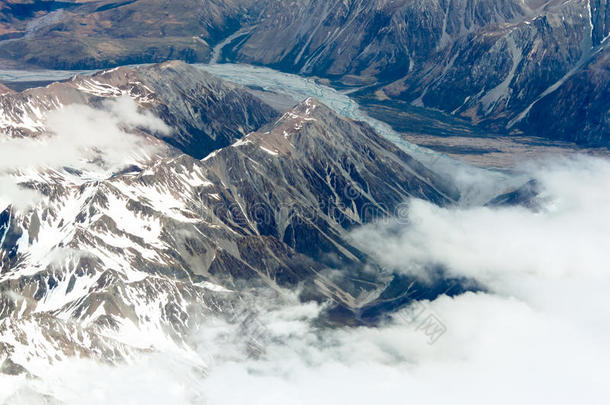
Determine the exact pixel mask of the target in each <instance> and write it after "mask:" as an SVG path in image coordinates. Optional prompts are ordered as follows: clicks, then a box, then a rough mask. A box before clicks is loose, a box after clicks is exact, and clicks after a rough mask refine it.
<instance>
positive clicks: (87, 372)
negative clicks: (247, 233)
mask: <svg viewBox="0 0 610 405" xmlns="http://www.w3.org/2000/svg"><path fill="white" fill-rule="evenodd" d="M528 171H529V173H530V174H531V176H533V177H534V178H536V179H537V181H538V182H539V184H540V185H541V189H542V193H541V195H540V196H539V198H538V205H539V209H537V210H530V209H527V208H522V207H500V208H490V207H478V208H439V207H436V206H433V205H430V204H428V203H426V202H423V201H412V202H411V204H410V206H409V218H410V221H409V223H408V224H404V223H402V222H403V221H396V222H395V223H390V224H387V223H386V224H378V225H371V226H368V227H365V228H362V229H360V230H358V231H357V232H356V233H355V234H354V237H355V238H356V239H358V240H360V242H361V243H362V245H363V247H364V248H366V249H367V250H369V252H371V253H373V254H375V255H377V256H378V258H379V259H380V260H382V261H383V262H384V264H385V265H386V266H388V267H392V268H394V269H396V270H397V271H402V272H405V273H408V274H411V275H416V276H420V277H422V278H424V279H426V278H427V275H426V274H425V270H426V269H427V268H429V267H430V266H431V265H441V266H443V267H444V268H445V269H446V270H447V272H448V273H449V274H450V275H452V276H465V277H469V278H472V279H475V280H477V281H478V282H479V283H481V284H482V285H484V286H485V287H486V292H478V293H466V294H463V295H460V296H456V297H447V296H440V297H438V298H437V299H435V300H434V301H432V302H424V303H420V304H419V305H424V306H425V307H426V309H427V311H428V312H429V313H433V314H435V315H436V316H437V317H438V319H439V320H441V321H442V323H443V325H444V326H445V328H446V332H445V333H444V334H443V335H442V336H441V337H440V338H439V339H438V340H437V341H435V342H434V344H429V340H428V338H427V336H425V334H424V333H422V331H421V330H419V329H418V327H417V324H416V323H415V324H414V323H410V322H405V318H404V317H403V316H401V314H396V315H395V316H394V318H393V319H392V320H391V321H388V322H387V323H386V324H384V325H381V326H380V327H378V328H368V327H359V328H337V329H328V328H319V327H318V326H317V323H316V317H317V315H318V314H319V313H320V311H321V310H322V309H323V308H322V307H320V306H318V305H317V304H311V303H310V304H300V303H298V300H297V299H296V298H295V297H293V296H284V297H280V298H269V297H263V298H260V299H258V300H255V301H254V302H253V303H249V304H248V308H250V309H252V308H256V309H257V311H256V312H257V314H258V315H257V318H256V322H257V323H258V324H260V325H262V327H260V326H256V327H252V325H249V324H248V325H246V326H247V327H244V324H243V322H242V321H239V320H238V321H237V322H230V321H227V320H226V319H220V318H218V319H208V320H207V321H206V322H205V323H203V324H202V325H201V327H200V328H199V330H197V331H193V336H192V344H193V346H194V347H195V348H196V353H195V354H194V355H195V356H194V359H190V360H184V359H180V358H179V357H177V356H176V355H175V354H169V353H165V354H156V355H151V356H146V357H143V358H141V359H136V360H134V362H133V363H132V364H129V365H125V366H119V367H115V368H109V367H107V366H102V365H98V364H92V363H89V362H86V361H84V360H74V361H73V362H70V363H64V364H61V365H57V366H55V367H54V368H53V370H52V371H50V376H49V381H51V382H52V384H48V383H46V382H45V381H46V379H44V378H43V379H42V380H40V381H38V382H36V383H35V384H34V383H32V382H26V381H25V379H23V377H14V378H12V379H11V380H10V382H9V383H6V381H9V380H5V384H6V386H7V387H8V389H7V391H3V392H4V394H3V395H4V396H5V398H7V397H8V398H10V400H11V401H13V402H14V401H20V402H27V401H30V400H31V401H32V403H36V401H37V400H38V399H39V398H40V396H39V393H40V392H44V393H47V394H50V395H52V396H54V397H57V398H59V399H61V400H63V401H65V402H66V403H78V402H79V401H80V400H81V398H83V396H84V395H89V396H90V397H92V399H91V403H100V404H101V403H116V404H118V403H142V402H146V403H153V404H154V403H168V402H170V403H197V404H210V405H216V404H223V405H226V404H244V403H249V404H265V405H273V404H312V403H315V404H337V403H342V404H354V405H360V404H366V405H370V404H371V403H379V404H384V403H416V404H417V403H425V404H447V403H459V404H462V403H468V404H489V403H494V404H523V403H525V404H540V403H553V404H573V403H586V404H605V403H607V402H608V398H610V389H609V388H608V385H607V381H608V380H609V379H610V368H609V367H608V366H607V365H608V364H610V349H608V347H607V342H608V341H610V300H608V299H607V291H608V289H609V288H610V266H609V265H608V263H610V252H609V251H608V250H607V247H608V246H610V231H608V230H609V229H610V210H609V209H608V207H610V188H609V187H608V185H609V184H610V161H609V160H605V159H593V158H586V157H580V158H576V159H570V160H556V161H549V162H546V163H544V164H537V165H530V167H529V168H528ZM248 322H250V321H248ZM253 340H254V341H255V342H256V343H257V344H258V345H259V346H260V347H261V348H262V354H257V353H254V354H253V353H252V350H251V345H250V343H251V342H252V341H253ZM197 363H205V364H206V365H207V366H208V368H207V370H206V374H205V375H203V374H202V373H200V372H198V371H197V368H196V367H194V365H195V364H197ZM90 393H93V394H94V395H90ZM10 395H13V396H12V397H11V396H10ZM31 398H34V399H31Z"/></svg>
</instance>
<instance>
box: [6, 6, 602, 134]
mask: <svg viewBox="0 0 610 405" xmlns="http://www.w3.org/2000/svg"><path fill="white" fill-rule="evenodd" d="M205 3H206V4H205V6H203V5H202V3H201V2H199V1H195V0H183V1H179V2H172V3H171V6H170V3H168V2H165V1H159V0H134V1H122V2H121V1H64V2H56V1H34V2H30V1H16V0H11V1H9V2H5V3H4V4H3V5H2V6H1V7H2V8H1V9H0V23H1V24H3V25H1V27H3V28H2V30H1V31H0V34H1V35H2V38H4V41H1V42H0V58H4V59H5V60H10V61H11V62H12V63H14V61H20V62H22V63H24V64H29V65H36V66H43V67H50V68H70V69H82V68H106V67H113V66H117V65H122V64H128V63H143V62H159V61H163V60H167V59H182V60H185V61H188V62H207V61H209V60H211V59H213V60H218V61H231V62H241V63H250V64H256V65H264V66H268V67H272V68H275V69H279V70H282V71H286V72H293V73H299V74H301V75H308V76H314V77H318V78H320V79H324V80H328V81H330V82H331V83H333V84H334V85H335V86H338V87H345V86H348V87H349V88H353V89H356V90H357V91H358V92H359V93H357V94H360V95H362V96H366V97H370V96H374V97H375V98H376V99H378V100H380V101H381V102H383V101H384V100H392V101H403V102H407V103H408V104H410V105H414V106H421V107H425V108H427V109H431V110H440V111H443V112H445V113H448V114H451V115H453V116H456V117H460V118H463V119H465V120H467V121H469V122H471V123H473V124H475V125H476V126H478V127H480V128H482V129H483V130H485V131H488V132H490V133H500V134H505V135H518V134H526V135H536V136H542V137H546V138H550V139H556V140H565V141H572V142H576V143H579V144H581V145H586V146H608V142H609V139H610V131H609V122H610V118H609V114H608V111H609V105H608V100H609V99H610V97H609V90H608V81H609V80H608V78H609V74H608V71H609V65H608V61H609V57H608V50H607V45H608V43H607V38H608V36H609V34H610V11H609V10H608V5H607V2H605V1H603V0H577V1H576V0H552V1H543V0H527V1H521V0H518V1H517V0H494V1H487V0H425V1H413V0H398V1H396V0H393V1H389V0H384V1H370V0H346V1H335V2H323V1H317V0H307V1H301V2H298V3H294V2H285V1H278V0H233V1H226V0H222V1H221V0H215V1H206V2H205ZM51 44H52V45H51ZM213 48H214V49H213Z"/></svg>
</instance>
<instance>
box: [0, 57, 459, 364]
mask: <svg viewBox="0 0 610 405" xmlns="http://www.w3.org/2000/svg"><path fill="white" fill-rule="evenodd" d="M124 98H127V99H128V100H130V101H133V102H134V103H136V104H137V106H138V108H140V109H141V111H142V112H141V114H144V113H146V114H150V116H149V118H150V117H153V116H154V117H155V119H158V120H161V121H162V122H163V123H165V125H167V127H169V128H170V129H171V131H170V132H169V133H167V132H164V131H161V130H160V129H159V130H150V129H147V128H146V126H145V125H144V124H141V123H139V121H138V123H137V124H136V125H135V126H133V127H129V131H130V134H131V136H134V137H136V138H137V139H139V140H140V142H143V143H142V145H143V146H142V148H144V149H146V148H147V147H148V148H149V152H147V153H146V155H145V156H141V157H139V158H137V159H135V158H134V159H132V158H128V159H126V160H121V161H119V162H118V164H116V165H114V166H110V165H109V163H108V162H105V161H104V159H105V157H104V156H103V155H102V156H99V157H96V158H95V159H94V160H92V161H90V162H87V165H86V168H85V169H83V168H80V167H79V166H78V162H76V163H74V164H71V165H65V166H60V167H53V166H50V165H47V166H44V165H43V166H41V167H39V168H37V169H31V168H28V169H15V170H12V171H10V176H11V179H13V181H14V182H15V183H16V184H18V185H19V187H20V188H21V189H22V190H30V191H32V192H35V193H37V194H39V198H38V199H36V200H34V201H33V202H32V203H31V204H30V205H27V206H19V205H15V204H10V205H8V206H5V207H2V212H1V214H0V263H1V271H0V273H1V276H0V291H2V298H1V305H0V307H1V308H2V313H1V314H0V318H1V319H0V331H1V332H0V336H2V342H1V343H0V352H1V354H2V357H3V358H4V359H5V360H4V363H3V364H4V366H3V367H4V368H3V371H4V372H8V373H17V374H18V373H22V372H28V373H31V374H32V375H36V372H37V370H36V367H37V366H36V365H37V364H39V363H37V362H36V361H34V359H46V360H48V361H51V362H52V361H53V359H58V358H65V357H67V356H71V355H75V354H78V355H80V356H85V357H91V358H96V359H100V360H105V361H120V360H121V359H125V358H128V357H129V355H130V353H133V352H134V350H135V351H137V350H148V349H151V348H156V347H159V345H160V344H165V345H167V344H171V345H175V347H176V350H181V351H183V352H185V351H188V350H187V349H188V345H187V344H186V343H185V341H184V332H185V330H188V328H189V327H192V326H193V324H196V322H197V320H198V319H200V318H201V317H204V316H205V314H206V313H208V312H210V311H212V312H213V313H217V312H219V311H220V312H222V311H223V308H224V311H226V308H227V307H230V306H231V305H235V302H239V300H240V299H241V298H240V297H242V296H243V294H244V293H245V292H247V291H250V290H252V289H253V288H263V289H269V288H271V289H287V290H295V291H299V294H300V295H301V297H302V298H303V299H304V300H312V299H313V300H317V301H325V300H331V302H334V303H335V304H334V306H333V307H332V308H330V309H329V312H328V314H329V315H328V316H329V322H338V323H341V324H343V323H348V324H353V323H356V324H358V323H370V322H373V323H374V322H375V320H376V319H377V318H378V317H379V316H382V315H383V313H385V312H387V311H389V310H391V309H392V308H397V307H400V306H401V305H404V303H406V302H410V301H411V300H412V299H414V298H426V297H435V296H436V295H438V294H440V293H443V292H447V293H452V292H455V293H457V292H460V291H462V290H463V288H466V284H464V286H462V284H461V281H460V280H449V281H441V282H439V283H438V284H437V285H434V286H426V285H423V284H422V285H420V286H419V288H416V287H415V286H414V283H415V285H417V283H418V282H416V281H414V280H412V279H408V278H405V277H404V276H398V275H396V274H394V273H393V272H392V271H391V270H389V269H384V268H382V267H381V266H379V265H378V264H377V263H376V261H375V260H374V259H373V258H371V257H369V255H368V254H366V253H365V252H363V251H362V250H361V249H360V248H359V246H358V245H357V244H356V243H355V242H354V241H352V240H351V238H350V236H349V231H350V230H352V229H355V228H356V227H358V226H360V225H362V224H366V223H370V222H373V221H377V220H380V219H382V218H385V217H388V216H390V215H394V214H396V213H397V212H400V210H401V207H403V208H404V204H405V201H406V200H407V199H408V198H419V199H423V200H426V201H431V202H433V203H435V204H438V205H440V206H447V205H452V204H455V203H456V202H457V201H459V200H460V191H459V190H458V189H457V188H456V187H455V186H454V185H453V184H452V183H451V182H450V181H448V180H447V178H446V177H444V176H442V175H439V174H438V173H436V172H434V171H432V170H430V169H429V168H427V167H426V166H424V165H423V164H422V163H420V162H419V161H418V160H416V159H415V158H413V157H412V156H410V155H408V154H407V153H405V152H404V151H402V150H401V149H399V148H398V147H397V146H395V145H394V144H392V143H391V142H389V141H388V140H386V139H384V138H383V137H381V136H380V135H378V134H377V133H376V132H375V131H374V130H373V129H372V128H371V127H370V126H369V125H368V124H365V123H362V122H358V121H353V120H350V119H347V118H344V117H341V116H339V115H337V114H336V113H335V112H334V111H333V110H331V109H329V108H328V107H326V106H325V105H323V104H322V103H320V102H319V101H317V100H315V99H313V98H309V99H306V100H304V101H303V102H301V103H299V104H298V105H296V106H295V107H294V108H291V109H289V110H288V111H286V112H284V113H283V114H281V113H279V112H278V111H276V110H274V109H273V107H271V106H269V105H267V104H265V102H263V101H262V100H261V99H259V98H257V97H255V96H254V95H252V94H251V93H250V90H248V89H246V88H241V87H239V86H236V85H234V84H231V83H228V82H225V81H223V80H221V79H219V78H216V77H214V76H212V75H211V74H209V73H206V72H204V71H203V70H201V69H197V68H195V67H192V66H190V65H187V64H185V63H183V62H176V61H174V62H166V63H163V64H160V65H153V66H150V67H140V68H126V67H122V68H118V69H111V70H108V71H103V72H100V73H98V74H96V75H94V76H77V77H75V78H74V79H72V80H70V81H67V82H62V83H54V84H51V85H49V86H47V87H44V88H36V89H31V90H26V91H24V92H22V93H8V94H5V95H2V96H0V105H1V109H2V111H3V117H4V119H3V122H2V129H3V132H4V133H5V135H4V136H5V137H8V138H6V139H5V141H7V142H11V141H19V140H37V139H38V140H41V141H43V140H44V139H45V137H46V136H48V131H49V128H48V125H49V124H48V123H47V122H46V121H45V119H44V117H45V114H47V113H50V112H52V111H57V110H59V111H61V110H62V109H66V108H69V107H70V106H71V105H79V106H81V107H82V106H90V107H91V108H95V109H103V108H104V106H105V105H106V104H104V103H107V102H108V101H109V100H117V99H118V100H122V99H124ZM219 106H223V108H221V109H219V108H218V107H219ZM123 108H124V107H123ZM210 117H213V118H210ZM229 117H230V119H228V118H229ZM209 122H214V123H219V124H221V123H222V124H223V125H218V126H217V127H210V125H207V124H206V123H209ZM204 124H206V125H204ZM121 125H123V126H126V125H127V124H121ZM259 126H260V127H261V128H262V129H259V130H254V129H253V128H256V127H259ZM155 128H157V127H155ZM246 132H247V133H246ZM100 135H101V136H103V134H100ZM195 140H196V141H195ZM211 150H213V151H212V152H211V153H208V152H210V151H211ZM202 155H205V157H204V158H203V159H201V156H202ZM401 285H402V286H403V287H407V286H408V287H409V288H407V289H406V291H407V292H408V293H405V289H404V288H402V287H400V286H401ZM32 331H36V333H32ZM130 336H131V337H130ZM159 342H161V343H159ZM168 342H170V343H168ZM32 365H33V366H32ZM32 367H33V368H32ZM38 371H40V370H38Z"/></svg>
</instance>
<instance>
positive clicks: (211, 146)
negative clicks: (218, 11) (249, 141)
mask: <svg viewBox="0 0 610 405" xmlns="http://www.w3.org/2000/svg"><path fill="white" fill-rule="evenodd" d="M121 95H128V96H130V97H131V98H133V99H135V100H137V102H138V104H139V105H140V106H141V107H143V108H145V109H146V110H147V111H150V112H151V113H152V114H154V115H155V116H158V117H160V118H161V119H162V120H163V121H164V122H165V123H166V124H167V125H168V126H170V127H171V128H172V129H173V131H172V132H171V134H169V135H167V136H164V135H162V134H161V135H159V136H160V137H161V138H162V139H163V140H164V141H166V142H168V143H169V144H170V145H172V146H175V147H177V148H179V149H180V150H182V151H183V152H185V153H187V154H189V155H191V156H194V157H196V158H202V157H204V156H206V155H207V154H208V153H210V152H211V151H213V150H216V149H218V148H220V147H223V146H227V145H229V144H230V143H231V142H232V141H234V140H235V139H238V138H241V137H242V136H244V135H245V134H246V133H247V132H250V131H252V130H254V129H256V128H259V127H260V126H261V125H263V124H264V123H266V122H267V121H269V120H271V119H272V118H274V117H276V116H277V115H278V112H277V111H275V110H274V109H273V108H272V107H270V106H268V105H267V104H265V103H264V102H262V101H261V100H259V99H257V98H256V97H254V96H252V95H251V94H250V93H249V92H247V91H245V90H243V89H240V88H238V87H237V86H235V85H233V84H231V83H228V82H223V81H221V80H220V79H218V78H216V77H214V76H212V75H210V74H206V73H205V72H202V71H201V70H199V69H196V68H194V67H192V66H189V65H187V64H185V63H182V62H168V63H165V64H162V65H160V66H155V67H141V68H137V69H130V68H118V69H111V70H108V71H105V72H101V73H99V74H97V75H95V76H93V77H89V76H77V77H75V78H74V79H73V80H70V81H67V82H62V83H53V84H51V85H49V86H47V87H44V88H35V89H30V90H26V91H24V92H23V93H19V94H15V95H13V96H10V97H4V98H2V99H0V111H2V116H1V117H0V128H1V129H2V130H3V131H4V132H5V133H7V134H9V135H10V136H30V135H36V134H40V133H41V132H42V131H43V130H44V125H43V124H42V123H41V118H42V116H43V115H44V114H45V113H46V112H48V111H49V110H53V109H56V108H58V107H59V106H62V105H70V104H75V103H76V104H87V105H96V103H97V104H99V102H100V100H102V99H104V98H108V97H118V96H121Z"/></svg>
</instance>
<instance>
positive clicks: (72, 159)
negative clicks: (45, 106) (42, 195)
mask: <svg viewBox="0 0 610 405" xmlns="http://www.w3.org/2000/svg"><path fill="white" fill-rule="evenodd" d="M45 127H46V129H47V133H46V134H45V135H42V136H39V137H37V138H8V137H4V138H2V139H0V185H1V186H2V187H1V189H0V190H1V191H0V203H3V205H7V204H10V203H12V204H14V205H17V206H27V205H28V204H31V203H32V202H35V198H34V197H35V194H33V191H28V190H26V189H25V188H24V187H21V186H19V185H18V183H20V182H22V181H23V180H24V179H23V177H22V176H21V175H20V173H23V172H27V171H30V170H33V169H36V170H38V169H61V168H63V167H66V166H67V167H71V168H73V169H78V170H82V171H85V172H87V173H88V174H89V175H90V176H92V177H96V176H99V177H101V178H104V177H106V176H108V175H109V174H111V173H112V172H113V171H116V170H118V169H120V168H121V167H123V166H126V165H128V164H133V163H136V162H137V161H138V160H139V159H142V158H144V157H147V156H149V155H151V154H154V153H156V152H158V151H159V149H160V143H158V142H157V141H156V140H155V139H154V138H152V137H151V136H147V135H145V133H142V132H141V131H138V129H142V130H144V131H147V132H149V133H162V134H167V133H168V132H169V131H170V130H169V128H168V127H167V126H166V125H165V123H164V122H163V121H161V120H160V119H159V118H156V117H154V116H153V115H152V114H151V113H150V112H148V111H140V110H138V105H137V104H136V102H135V101H133V100H132V99H131V98H129V97H128V96H123V97H119V98H117V99H111V100H106V101H105V102H104V103H103V105H102V107H101V108H93V107H91V106H87V105H69V106H65V107H63V108H61V109H58V110H53V111H51V112H49V113H48V114H47V116H46V122H45Z"/></svg>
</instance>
